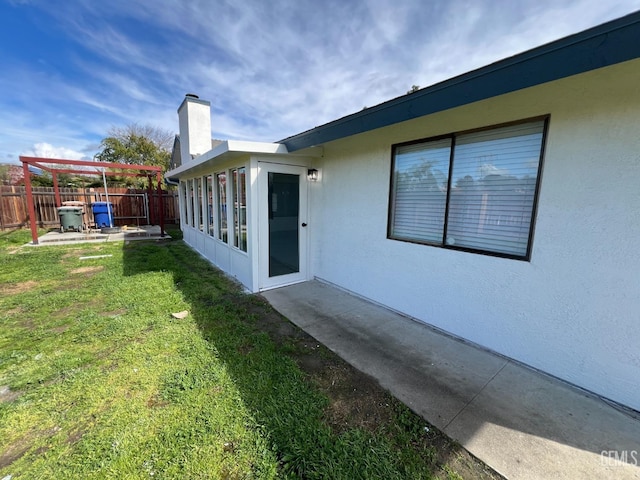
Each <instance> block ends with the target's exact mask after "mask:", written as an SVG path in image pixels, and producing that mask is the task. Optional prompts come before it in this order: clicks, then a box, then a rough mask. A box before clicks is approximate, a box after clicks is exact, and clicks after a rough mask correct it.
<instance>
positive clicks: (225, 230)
mask: <svg viewBox="0 0 640 480" xmlns="http://www.w3.org/2000/svg"><path fill="white" fill-rule="evenodd" d="M221 176H224V187H223V186H222V185H223V183H222V182H221V181H220V178H221ZM214 178H215V197H216V200H215V201H216V212H217V218H218V220H217V222H216V229H215V230H216V237H215V238H216V239H217V240H218V241H220V242H222V243H224V244H225V245H228V244H229V213H228V212H229V172H227V170H222V171H219V172H216V173H214ZM222 200H224V203H223V202H222Z"/></svg>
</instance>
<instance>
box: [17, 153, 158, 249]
mask: <svg viewBox="0 0 640 480" xmlns="http://www.w3.org/2000/svg"><path fill="white" fill-rule="evenodd" d="M20 161H21V162H22V170H23V172H24V185H25V187H26V190H27V207H28V209H29V223H30V224H31V239H32V240H33V244H34V245H37V244H38V227H37V225H36V209H35V204H34V202H33V190H32V189H31V172H29V165H32V166H34V167H36V168H39V169H41V170H44V171H46V172H49V173H50V174H51V177H52V178H53V190H54V194H55V198H56V207H60V206H61V201H60V189H59V188H58V176H57V175H58V174H59V173H73V174H76V175H92V176H93V175H96V172H92V171H89V170H86V169H82V168H79V167H94V168H98V169H101V170H100V171H99V174H102V172H104V174H105V175H107V176H118V177H148V178H149V188H150V189H152V188H153V183H152V176H153V175H154V174H155V177H156V180H157V184H158V198H159V203H160V208H159V215H158V216H159V217H160V219H159V220H160V221H159V223H160V235H161V236H164V202H163V200H162V168H161V167H157V166H147V165H126V164H123V163H109V162H92V161H88V160H66V159H60V158H40V157H23V156H21V157H20Z"/></svg>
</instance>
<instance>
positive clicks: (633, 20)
mask: <svg viewBox="0 0 640 480" xmlns="http://www.w3.org/2000/svg"><path fill="white" fill-rule="evenodd" d="M638 57H640V11H637V12H634V13H632V14H630V15H627V16H625V17H622V18H619V19H617V20H613V21H611V22H607V23H603V24H602V25H599V26H596V27H593V28H590V29H588V30H584V31H583V32H580V33H576V34H574V35H571V36H569V37H565V38H562V39H560V40H557V41H554V42H551V43H548V44H546V45H543V46H540V47H537V48H534V49H532V50H528V51H526V52H524V53H521V54H518V55H515V56H513V57H509V58H506V59H504V60H500V61H498V62H496V63H492V64H490V65H487V66H485V67H482V68H479V69H477V70H473V71H471V72H468V73H465V74H462V75H459V76H457V77H453V78H451V79H449V80H445V81H443V82H440V83H437V84H435V85H432V86H430V87H426V88H424V89H422V90H418V91H417V92H414V93H410V94H407V95H403V96H401V97H398V98H395V99H393V100H389V101H387V102H384V103H381V104H379V105H376V106H375V107H371V108H366V109H364V110H362V111H360V112H358V113H354V114H352V115H348V116H346V117H342V118H340V119H338V120H334V121H332V122H329V123H327V124H324V125H321V126H319V127H315V128H312V129H311V130H307V131H305V132H302V133H299V134H297V135H293V136H291V137H288V138H285V139H283V140H280V141H279V142H278V143H284V144H285V145H286V147H287V150H288V151H289V152H293V151H296V150H300V149H302V148H306V147H310V146H315V145H322V144H323V143H326V142H330V141H333V140H338V139H340V138H344V137H348V136H350V135H356V134H358V133H364V132H368V131H370V130H374V129H376V128H381V127H386V126H389V125H393V124H395V123H399V122H403V121H406V120H411V119H414V118H418V117H422V116H425V115H429V114H432V113H437V112H440V111H443V110H448V109H450V108H454V107H459V106H462V105H466V104H469V103H472V102H477V101H479V100H484V99H487V98H491V97H495V96H498V95H503V94H505V93H509V92H514V91H516V90H521V89H523V88H528V87H532V86H535V85H539V84H542V83H546V82H551V81H554V80H559V79H562V78H565V77H569V76H571V75H576V74H579V73H584V72H588V71H590V70H595V69H598V68H603V67H607V66H610V65H615V64H616V63H621V62H625V61H627V60H632V59H635V58H638Z"/></svg>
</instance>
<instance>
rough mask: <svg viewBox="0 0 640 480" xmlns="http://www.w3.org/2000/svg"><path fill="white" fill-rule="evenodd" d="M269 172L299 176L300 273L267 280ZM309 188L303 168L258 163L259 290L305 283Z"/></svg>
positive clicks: (307, 264) (306, 274)
mask: <svg viewBox="0 0 640 480" xmlns="http://www.w3.org/2000/svg"><path fill="white" fill-rule="evenodd" d="M269 172H274V173H284V174H292V175H298V176H299V179H300V183H299V196H300V198H299V210H298V249H299V252H298V254H299V271H298V272H296V273H290V274H287V275H279V276H274V277H270V276H269V201H268V194H269V186H268V181H269ZM307 187H308V185H307V169H306V167H302V166H296V165H283V164H277V163H270V162H258V202H257V203H258V243H259V246H258V271H259V276H258V278H259V285H260V290H268V289H271V288H276V287H282V286H285V285H290V284H293V283H298V282H304V281H306V280H308V271H309V259H308V227H306V226H305V227H303V226H302V225H303V224H305V225H306V224H307V223H308V198H307V197H308V193H307V191H308V188H307Z"/></svg>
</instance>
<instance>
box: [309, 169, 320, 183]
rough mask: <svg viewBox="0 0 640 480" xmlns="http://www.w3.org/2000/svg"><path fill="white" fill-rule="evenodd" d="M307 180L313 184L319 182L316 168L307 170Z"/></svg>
mask: <svg viewBox="0 0 640 480" xmlns="http://www.w3.org/2000/svg"><path fill="white" fill-rule="evenodd" d="M307 178H308V179H309V180H311V181H312V182H316V181H318V170H317V169H315V168H310V169H309V170H307Z"/></svg>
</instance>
